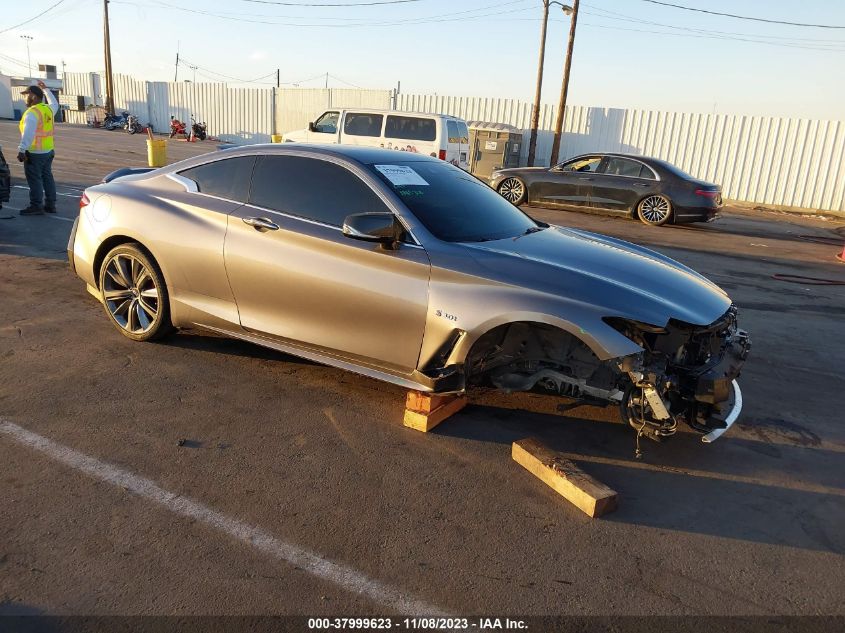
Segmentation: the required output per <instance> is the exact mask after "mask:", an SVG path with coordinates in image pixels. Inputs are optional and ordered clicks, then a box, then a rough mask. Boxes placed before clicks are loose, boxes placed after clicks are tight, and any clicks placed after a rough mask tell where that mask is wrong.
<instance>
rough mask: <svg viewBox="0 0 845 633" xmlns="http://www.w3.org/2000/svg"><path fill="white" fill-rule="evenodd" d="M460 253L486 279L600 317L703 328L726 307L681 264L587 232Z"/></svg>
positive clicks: (552, 230) (557, 231)
mask: <svg viewBox="0 0 845 633" xmlns="http://www.w3.org/2000/svg"><path fill="white" fill-rule="evenodd" d="M464 246H465V247H466V248H467V249H468V251H469V253H470V254H471V255H472V257H473V258H474V259H475V260H476V262H477V263H478V264H479V265H480V266H481V267H482V269H483V270H484V271H485V272H486V274H487V275H489V276H490V277H491V278H495V279H496V280H498V281H501V282H504V283H509V284H512V285H517V286H520V287H523V288H531V289H533V290H536V291H540V292H545V293H551V294H555V295H558V296H560V297H562V298H564V299H565V300H567V301H570V302H577V303H580V304H582V305H583V304H587V305H592V306H595V307H596V308H599V309H601V310H602V312H603V315H602V316H608V317H610V316H620V317H624V318H629V319H635V320H637V321H642V322H645V323H650V324H652V325H658V326H662V325H665V324H666V322H667V321H668V320H669V319H670V318H673V319H678V320H680V321H684V322H685V323H690V324H693V325H709V324H710V323H712V322H713V321H715V320H716V319H718V318H719V317H720V316H722V315H723V314H724V313H725V311H726V310H727V309H728V308H729V307H730V305H731V301H730V299H729V298H728V296H727V294H726V293H725V291H724V290H722V289H721V288H719V287H718V286H717V285H716V284H714V283H713V282H711V281H710V280H708V279H706V278H705V277H703V276H702V275H700V274H698V273H697V272H695V271H694V270H692V269H690V268H687V267H686V266H684V265H683V264H680V263H678V262H676V261H674V260H672V259H670V258H669V257H666V256H664V255H661V254H660V253H657V252H655V251H652V250H649V249H647V248H643V247H641V246H637V245H635V244H631V243H629V242H625V241H623V240H618V239H615V238H612V237H607V236H604V235H599V234H596V233H590V232H587V231H580V230H575V229H568V228H563V227H556V226H552V227H549V228H547V229H545V230H543V231H538V232H536V233H531V234H528V235H524V236H522V237H519V238H516V239H512V238H511V239H505V240H495V241H491V242H479V243H465V244H464Z"/></svg>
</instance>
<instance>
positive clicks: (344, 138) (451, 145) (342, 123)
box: [284, 108, 469, 170]
mask: <svg viewBox="0 0 845 633" xmlns="http://www.w3.org/2000/svg"><path fill="white" fill-rule="evenodd" d="M284 140H285V142H299V143H306V142H307V143H340V144H343V145H365V146H367V147H384V148H386V149H395V150H399V151H402V152H414V153H416V154H428V155H429V156H434V157H437V158H440V159H441V160H445V161H448V162H450V163H452V164H453V165H457V166H458V167H460V168H461V169H466V170H469V162H468V159H469V130H468V129H467V124H466V121H464V120H463V119H459V118H457V117H453V116H447V115H445V114H424V113H421V112H399V111H397V110H368V109H364V108H359V109H344V108H336V109H333V110H328V111H326V112H324V113H323V114H321V115H320V116H319V117H317V120H316V121H314V122H313V123H309V124H308V129H305V130H296V131H295V132H288V133H287V134H285V135H284Z"/></svg>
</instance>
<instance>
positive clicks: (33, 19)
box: [0, 0, 65, 33]
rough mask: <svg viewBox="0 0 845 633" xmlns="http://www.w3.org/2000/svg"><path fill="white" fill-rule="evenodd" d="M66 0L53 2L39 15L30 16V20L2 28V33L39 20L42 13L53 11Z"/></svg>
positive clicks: (0, 31)
mask: <svg viewBox="0 0 845 633" xmlns="http://www.w3.org/2000/svg"><path fill="white" fill-rule="evenodd" d="M64 1H65V0H59V1H58V2H57V3H55V4H53V5H50V6H49V7H47V8H46V9H44V10H43V11H42V12H41V13H39V14H38V15H36V16H35V17H32V18H29V19H28V20H24V21H23V22H21V23H20V24H15V25H14V26H10V27H7V28H5V29H2V30H0V33H6V32H7V31H11V30H13V29H16V28H19V27H21V26H23V25H24V24H29V23H30V22H34V21H35V20H37V19H38V18H40V17H41V16H42V15H44V14H45V13H49V12H50V11H52V10H53V9H55V8H56V7H57V6H59V5H60V4H61V3H62V2H64Z"/></svg>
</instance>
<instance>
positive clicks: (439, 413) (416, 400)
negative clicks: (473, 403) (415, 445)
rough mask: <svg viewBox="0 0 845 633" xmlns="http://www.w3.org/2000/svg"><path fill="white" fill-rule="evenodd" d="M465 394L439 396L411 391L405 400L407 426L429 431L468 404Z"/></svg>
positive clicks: (405, 422)
mask: <svg viewBox="0 0 845 633" xmlns="http://www.w3.org/2000/svg"><path fill="white" fill-rule="evenodd" d="M466 403H467V400H466V398H465V397H463V396H437V395H432V394H428V393H421V392H419V391H409V392H408V397H407V399H406V400H405V420H404V424H405V426H407V427H409V428H412V429H415V430H417V431H422V432H423V433H427V432H428V431H430V430H431V429H433V428H434V427H435V426H437V425H438V424H440V423H441V422H443V420H445V419H446V418H448V417H450V416H452V415H454V414H456V413H457V412H458V411H460V410H461V409H463V408H464V407H465V406H466Z"/></svg>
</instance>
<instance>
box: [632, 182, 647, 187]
mask: <svg viewBox="0 0 845 633" xmlns="http://www.w3.org/2000/svg"><path fill="white" fill-rule="evenodd" d="M634 186H635V187H648V186H649V184H648V183H647V182H635V183H634Z"/></svg>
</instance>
